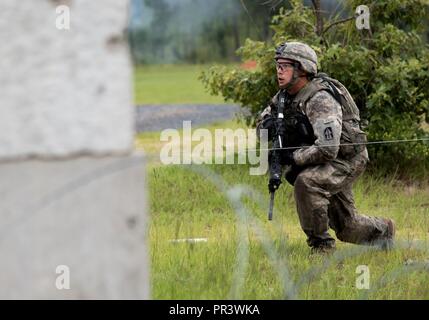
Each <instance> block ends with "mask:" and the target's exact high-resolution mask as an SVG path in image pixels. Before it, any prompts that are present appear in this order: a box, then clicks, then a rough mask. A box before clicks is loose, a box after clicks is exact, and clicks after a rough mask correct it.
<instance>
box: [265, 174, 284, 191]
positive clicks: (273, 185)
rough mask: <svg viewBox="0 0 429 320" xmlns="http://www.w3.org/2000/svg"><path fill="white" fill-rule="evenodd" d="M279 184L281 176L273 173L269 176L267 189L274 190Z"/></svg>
mask: <svg viewBox="0 0 429 320" xmlns="http://www.w3.org/2000/svg"><path fill="white" fill-rule="evenodd" d="M281 184H282V180H281V176H279V175H278V174H275V175H274V176H272V177H271V178H270V181H269V183H268V190H270V192H276V190H277V189H278V188H279V187H280V185H281Z"/></svg>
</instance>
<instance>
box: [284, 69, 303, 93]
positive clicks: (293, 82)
mask: <svg viewBox="0 0 429 320" xmlns="http://www.w3.org/2000/svg"><path fill="white" fill-rule="evenodd" d="M299 78H301V76H299V75H298V72H297V71H296V67H293V75H292V79H291V81H290V82H289V83H288V84H287V85H286V86H285V87H284V88H282V89H284V90H288V89H290V88H292V87H293V86H294V85H295V84H297V83H298V80H299Z"/></svg>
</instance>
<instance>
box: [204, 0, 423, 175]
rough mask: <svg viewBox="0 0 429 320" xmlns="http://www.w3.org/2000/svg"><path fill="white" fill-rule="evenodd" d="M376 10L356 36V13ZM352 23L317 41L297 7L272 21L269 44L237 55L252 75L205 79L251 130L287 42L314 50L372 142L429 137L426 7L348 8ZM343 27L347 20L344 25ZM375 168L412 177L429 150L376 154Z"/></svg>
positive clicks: (386, 0)
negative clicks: (277, 52) (245, 113)
mask: <svg viewBox="0 0 429 320" xmlns="http://www.w3.org/2000/svg"><path fill="white" fill-rule="evenodd" d="M362 4H366V5H367V6H368V7H369V8H370V14H371V15H370V25H371V30H358V29H357V28H356V26H355V19H353V18H352V17H353V16H354V12H355V9H356V7H357V6H358V5H362ZM345 7H346V8H348V14H347V16H348V17H351V19H349V20H348V21H344V22H341V23H335V22H337V21H340V20H342V19H344V17H343V18H340V17H339V15H337V16H336V17H333V18H331V19H327V20H326V21H323V24H324V29H323V31H322V32H321V33H319V34H316V15H315V12H314V10H312V9H311V8H308V7H305V6H304V5H303V3H302V1H299V0H293V1H291V8H289V9H286V10H285V9H281V10H280V13H279V15H277V16H275V17H274V18H273V21H272V29H273V31H274V35H273V38H272V42H271V43H263V42H255V41H251V40H247V41H246V43H245V45H244V46H243V47H242V48H240V49H239V50H238V54H239V55H240V56H241V57H242V59H243V60H244V61H246V60H256V61H257V63H258V68H257V69H256V70H254V71H249V70H242V69H240V68H236V69H230V68H229V69H227V68H222V67H213V68H211V69H210V70H209V71H208V72H205V73H204V74H203V75H202V76H201V79H202V81H203V82H204V83H205V85H206V87H207V88H209V90H210V92H211V93H213V94H222V95H223V97H224V98H225V99H228V100H232V101H234V102H237V103H240V104H241V105H242V106H243V107H246V108H249V109H250V111H251V115H250V116H249V117H248V118H247V121H248V123H251V122H252V121H253V120H254V119H255V116H256V114H257V113H258V112H259V111H261V110H262V109H263V108H264V107H265V106H266V105H267V103H268V102H269V99H270V98H271V97H272V96H273V94H274V93H275V92H276V91H277V90H278V89H277V81H276V72H275V68H274V63H273V57H274V47H275V46H276V45H278V44H280V43H281V42H283V41H286V40H296V41H301V42H305V43H307V44H309V45H311V46H312V47H313V48H314V49H315V50H316V52H317V54H318V57H319V67H320V70H321V71H323V72H326V73H328V74H329V75H330V76H332V77H334V78H336V79H338V80H340V81H341V82H342V83H343V84H344V85H345V86H346V87H347V88H348V89H349V91H350V93H351V94H352V96H353V97H354V99H355V101H356V103H357V105H358V107H359V109H360V110H361V116H362V118H363V119H365V120H367V121H368V122H369V126H368V127H367V131H368V134H369V140H370V141H374V140H381V139H383V140H393V139H413V138H421V137H427V136H428V133H427V132H425V131H424V130H423V128H424V125H425V124H424V122H426V123H429V48H428V45H427V44H426V43H425V42H424V40H423V37H422V32H423V31H424V30H423V28H424V26H425V24H424V19H425V17H427V15H428V12H429V3H428V1H426V0H405V1H404V0H394V1H391V0H380V1H362V0H358V1H357V0H348V1H346V5H345ZM344 20H345V19H344ZM370 153H371V154H370V157H371V159H372V164H373V165H375V166H382V165H384V166H385V167H387V168H393V169H394V170H398V169H400V171H406V169H407V168H409V167H410V166H414V167H415V166H416V165H418V166H420V165H421V166H423V168H426V169H427V168H428V167H429V147H428V144H427V143H426V144H425V143H401V144H391V145H377V146H373V147H370Z"/></svg>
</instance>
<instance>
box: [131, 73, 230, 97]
mask: <svg viewBox="0 0 429 320" xmlns="http://www.w3.org/2000/svg"><path fill="white" fill-rule="evenodd" d="M205 68H209V66H204V65H191V66H190V65H150V66H140V67H137V68H136V70H135V72H134V92H135V103H136V104H137V105H141V104H174V103H180V104H186V103H193V104H200V103H208V104H222V103H225V102H224V101H223V98H222V97H214V96H211V95H209V94H208V93H207V92H206V91H205V89H204V87H203V85H202V83H201V82H200V81H199V80H198V77H199V75H200V73H201V71H203V70H204V69H205Z"/></svg>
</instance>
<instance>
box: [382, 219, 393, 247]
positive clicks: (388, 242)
mask: <svg viewBox="0 0 429 320" xmlns="http://www.w3.org/2000/svg"><path fill="white" fill-rule="evenodd" d="M383 220H384V222H386V224H387V231H386V234H385V235H384V237H383V240H382V241H381V249H382V250H385V251H389V250H391V249H393V244H394V243H393V242H394V240H395V232H396V230H395V229H396V227H395V221H393V220H392V219H388V218H384V219H383Z"/></svg>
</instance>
